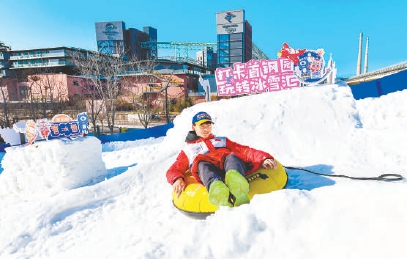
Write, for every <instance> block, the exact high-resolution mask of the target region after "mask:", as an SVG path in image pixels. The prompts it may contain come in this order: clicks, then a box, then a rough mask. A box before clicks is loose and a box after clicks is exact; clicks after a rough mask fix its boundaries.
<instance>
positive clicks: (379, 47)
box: [0, 0, 407, 76]
mask: <svg viewBox="0 0 407 259" xmlns="http://www.w3.org/2000/svg"><path fill="white" fill-rule="evenodd" d="M0 7H1V8H0V15H1V20H2V22H1V23H0V41H2V42H4V43H5V44H6V45H9V46H11V47H12V49H14V50H20V49H31V48H45V47H60V46H68V47H78V48H84V49H91V50H95V49H96V35H95V22H104V21H124V22H125V23H126V27H127V28H136V29H139V30H142V28H143V26H152V27H154V28H156V29H157V30H158V41H165V42H166V41H179V42H212V43H215V42H216V13H217V12H222V11H229V10H239V9H244V10H245V11H246V20H248V21H249V23H250V24H251V25H252V27H253V42H254V43H255V44H256V45H257V46H258V47H259V48H260V49H261V50H262V51H263V52H264V53H265V54H266V55H267V56H268V57H269V58H270V59H274V58H277V52H278V51H279V50H280V48H281V45H282V44H283V43H284V42H287V43H288V44H289V45H290V46H292V47H294V48H298V49H300V48H307V49H318V48H323V49H324V50H325V59H326V60H328V59H329V55H330V54H332V56H333V59H334V61H335V62H336V67H337V69H338V76H352V75H355V73H356V62H357V54H358V43H359V34H360V33H363V35H364V42H363V51H364V48H365V41H366V37H369V71H373V70H376V69H380V68H384V67H387V66H390V65H393V64H397V63H400V62H404V61H406V60H407V53H406V52H405V51H396V49H401V47H402V46H407V34H406V27H405V26H406V25H407V15H406V14H405V12H406V9H407V1H403V0H388V1H381V0H326V1H322V0H313V1H304V0H264V1H263V0H251V1H244V0H235V1H214V0H206V1H184V0H178V1H161V0H157V1H154V2H152V1H107V0H99V1H92V0H82V1H79V0H70V1H51V0H3V1H2V3H1V4H0ZM363 58H364V52H363ZM363 62H364V61H363Z"/></svg>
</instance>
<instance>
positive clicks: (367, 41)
mask: <svg viewBox="0 0 407 259" xmlns="http://www.w3.org/2000/svg"><path fill="white" fill-rule="evenodd" d="M368 56H369V37H366V50H365V70H364V72H363V73H364V74H366V73H367V60H368Z"/></svg>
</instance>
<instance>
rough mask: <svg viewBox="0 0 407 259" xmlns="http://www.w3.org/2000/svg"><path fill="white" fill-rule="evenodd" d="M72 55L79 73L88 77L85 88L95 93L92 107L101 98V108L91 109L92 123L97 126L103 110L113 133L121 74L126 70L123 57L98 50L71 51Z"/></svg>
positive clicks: (89, 92)
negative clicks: (101, 52)
mask: <svg viewBox="0 0 407 259" xmlns="http://www.w3.org/2000/svg"><path fill="white" fill-rule="evenodd" d="M70 56H71V60H72V62H73V63H74V64H75V66H76V67H77V69H78V72H79V74H80V75H82V76H83V77H84V78H86V81H87V84H88V86H86V87H85V88H83V89H84V90H86V91H88V94H91V95H92V94H94V95H93V97H95V98H91V103H90V104H91V107H92V108H96V107H97V106H98V105H97V103H98V102H97V100H98V99H99V100H101V104H102V105H101V107H102V108H101V110H98V109H96V111H94V110H93V109H92V111H91V113H92V115H91V120H93V119H95V120H94V121H93V122H92V123H94V126H95V127H96V123H95V122H96V118H97V117H99V115H100V113H102V112H103V113H104V116H103V117H104V118H105V119H106V120H107V124H108V128H109V130H110V133H113V128H114V125H115V113H116V106H117V98H118V96H119V94H120V89H121V79H120V75H121V74H122V73H123V72H124V71H125V63H124V61H123V59H122V58H117V57H113V56H109V55H103V54H99V53H97V52H86V53H83V52H71V53H70ZM99 103H100V102H99Z"/></svg>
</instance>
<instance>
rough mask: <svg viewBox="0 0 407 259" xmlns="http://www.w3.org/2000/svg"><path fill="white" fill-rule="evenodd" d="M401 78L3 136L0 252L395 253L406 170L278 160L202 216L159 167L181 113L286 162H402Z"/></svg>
mask: <svg viewBox="0 0 407 259" xmlns="http://www.w3.org/2000/svg"><path fill="white" fill-rule="evenodd" d="M406 99H407V90H404V91H402V92H396V93H391V94H388V95H386V96H382V97H380V98H376V99H371V98H368V99H364V100H358V101H356V100H354V98H353V96H352V93H351V91H350V88H349V87H347V86H338V85H324V86H315V87H304V88H297V89H291V90H286V91H281V92H272V93H264V94H259V95H252V96H247V97H240V98H234V99H230V100H222V101H217V102H210V103H201V104H199V105H195V106H193V107H191V108H188V109H186V110H184V111H183V112H182V113H181V115H179V116H178V117H176V119H175V121H174V124H175V126H174V128H172V129H170V130H169V131H168V133H167V136H166V137H162V138H157V139H146V140H138V141H129V142H114V143H107V144H104V145H102V144H100V142H99V141H98V140H97V139H96V138H93V137H87V138H84V139H78V140H75V141H72V142H70V141H63V140H54V141H49V142H36V143H35V144H34V145H33V146H29V147H12V148H8V149H7V153H6V155H5V156H4V158H3V161H2V166H3V168H4V170H3V172H2V173H1V174H0V258H2V259H3V258H7V259H8V258H58V259H62V258H69V259H71V258H98V259H101V258H112V259H113V258H114V259H117V258H126V259H127V258H174V259H175V258H177V259H179V258H200V259H202V258H208V259H209V258H251V259H255V258H285V259H289V258H301V259H304V258H310V259H311V258H312V259H315V258H321V259H326V258H331V259H332V258H338V259H339V258H340V259H343V258H347V259H350V258H357V259H360V258H392V259H402V258H407V251H406V249H405V246H404V245H405V237H406V233H407V188H406V187H407V183H406V180H405V179H403V180H402V181H398V182H384V181H361V180H349V179H343V178H328V177H322V176H317V175H313V174H309V173H306V172H303V171H295V170H287V171H288V174H289V182H288V184H287V187H286V189H284V190H279V191H275V192H272V193H269V194H263V195H257V196H255V197H254V198H253V200H252V201H251V203H250V204H247V205H243V206H240V207H237V208H221V209H220V210H219V211H217V212H216V213H215V214H213V215H212V216H210V217H208V218H207V219H206V220H194V219H191V218H188V217H186V216H185V215H183V214H181V213H180V212H179V211H177V209H175V208H174V207H173V205H172V202H171V186H170V185H169V184H168V183H167V182H166V178H165V173H166V170H167V168H168V167H169V166H170V165H171V164H172V163H173V162H174V160H175V158H176V156H177V154H178V152H179V150H180V149H181V148H182V146H183V143H184V138H185V135H186V133H187V132H188V131H189V130H190V128H191V125H190V124H191V118H192V116H193V115H194V114H195V113H196V112H199V111H206V112H208V113H209V114H211V115H212V117H213V119H214V121H215V125H214V131H215V133H216V134H217V135H224V136H228V137H229V138H230V139H232V140H234V141H236V142H239V143H241V144H245V145H249V146H251V147H254V148H257V149H261V150H264V151H267V152H269V153H271V154H272V155H274V156H275V158H276V159H277V160H279V161H280V162H281V163H282V164H283V165H285V166H297V167H304V168H306V169H310V170H313V171H316V172H320V173H325V174H345V175H349V176H357V177H370V176H378V175H380V174H384V173H395V174H401V175H403V176H405V175H407V174H406V169H405V168H406V166H405V161H407V152H406V150H407V135H406V133H405V132H406V127H407V104H406V102H405V100H406Z"/></svg>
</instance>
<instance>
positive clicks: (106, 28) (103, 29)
mask: <svg viewBox="0 0 407 259" xmlns="http://www.w3.org/2000/svg"><path fill="white" fill-rule="evenodd" d="M124 31H125V26H124V22H121V21H117V22H97V23H96V40H97V41H106V40H123V39H124V38H123V33H124Z"/></svg>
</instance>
